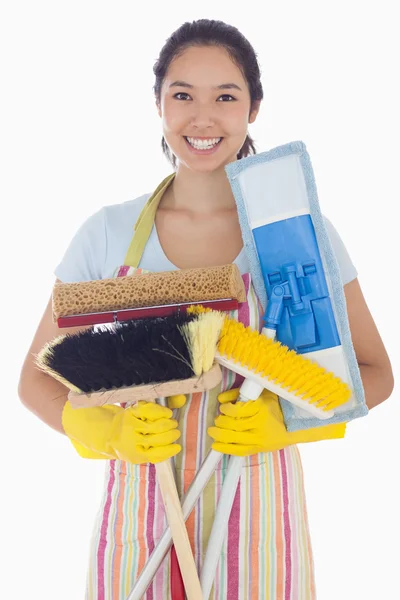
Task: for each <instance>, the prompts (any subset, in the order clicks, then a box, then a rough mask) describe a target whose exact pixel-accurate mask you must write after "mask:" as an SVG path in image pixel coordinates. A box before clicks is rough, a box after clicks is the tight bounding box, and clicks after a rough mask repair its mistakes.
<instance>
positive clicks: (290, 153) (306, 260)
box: [201, 142, 368, 598]
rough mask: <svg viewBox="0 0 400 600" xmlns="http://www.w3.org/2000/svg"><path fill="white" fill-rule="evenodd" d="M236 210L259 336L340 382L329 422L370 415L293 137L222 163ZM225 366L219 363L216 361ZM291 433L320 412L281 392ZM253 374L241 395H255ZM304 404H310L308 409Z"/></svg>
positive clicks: (309, 177) (215, 533)
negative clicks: (346, 393)
mask: <svg viewBox="0 0 400 600" xmlns="http://www.w3.org/2000/svg"><path fill="white" fill-rule="evenodd" d="M225 171H226V173H227V176H228V180H229V182H230V185H231V188H232V191H233V194H234V197H235V201H236V205H237V209H238V215H239V222H240V227H241V231H242V238H243V241H244V246H245V250H246V254H247V258H248V261H249V264H250V272H251V275H252V278H253V283H254V287H255V290H256V293H257V294H258V297H259V299H260V301H261V303H262V305H263V307H264V309H265V315H264V324H265V325H264V328H263V334H264V335H265V336H267V337H269V338H272V339H273V338H275V336H276V337H277V339H278V340H280V341H282V343H283V344H285V345H286V346H288V347H289V348H291V349H294V350H296V352H297V353H299V354H302V355H306V356H307V357H309V358H312V359H313V360H315V361H316V362H317V363H318V364H319V365H321V366H324V367H325V368H326V369H328V370H329V371H332V372H333V373H334V374H335V375H337V376H339V377H340V378H341V379H342V380H343V381H345V382H346V383H347V384H348V386H349V388H350V389H351V396H350V397H349V398H347V400H346V401H345V402H342V401H341V400H339V403H337V402H334V403H333V404H331V405H330V408H331V409H335V410H334V411H333V410H330V412H328V410H327V407H325V409H324V410H325V416H324V418H326V417H328V419H329V421H327V423H328V422H329V423H343V422H348V421H350V420H352V419H355V418H358V417H361V416H364V415H366V414H367V413H368V408H367V406H366V404H365V398H364V392H363V386H362V381H361V377H360V373H359V368H358V364H357V359H356V356H355V352H354V348H353V345H352V341H351V335H350V328H349V323H348V318H347V311H346V302H345V297H344V291H343V285H342V282H341V278H340V273H339V267H338V264H337V261H336V257H335V256H334V252H333V249H332V246H331V244H330V240H329V237H328V234H327V231H326V227H325V224H324V220H323V217H322V215H321V211H320V207H319V202H318V196H317V189H316V185H315V178H314V174H313V170H312V166H311V161H310V157H309V155H308V153H307V151H306V147H305V145H304V144H303V143H302V142H294V143H290V144H287V145H285V146H281V147H278V148H275V149H273V150H271V151H269V152H264V153H261V154H258V155H255V156H253V157H248V158H246V159H243V160H240V161H236V162H234V163H231V164H229V165H227V166H226V167H225ZM221 364H223V363H221ZM269 389H270V390H271V391H274V392H275V393H276V394H278V395H279V396H280V402H281V408H282V411H283V414H284V418H285V424H286V428H287V430H288V431H296V430H303V429H307V428H313V427H317V426H318V418H320V416H319V415H318V414H316V413H315V412H313V411H312V410H307V411H305V410H304V408H305V406H302V405H301V403H300V404H299V403H298V402H297V403H296V402H293V399H292V400H290V399H289V398H287V397H285V396H283V395H282V394H280V392H279V390H277V389H276V388H275V389H272V388H271V387H270V388H269ZM260 390H261V387H260V386H258V387H257V385H256V386H255V387H254V378H253V379H249V380H246V381H245V382H244V384H243V385H242V387H241V389H240V396H239V398H240V400H244V401H245V400H247V399H250V398H255V397H257V395H258V394H259V392H260ZM307 408H308V409H309V408H310V406H308V407H307ZM241 463H242V460H241V459H240V458H233V459H231V460H230V463H229V467H228V473H227V477H226V479H225V481H224V486H223V490H222V493H221V497H220V503H219V506H218V509H217V513H216V517H215V520H214V526H213V530H212V532H211V535H210V538H209V545H208V550H207V553H206V556H205V560H204V563H203V570H202V576H201V583H202V589H203V593H204V595H205V597H206V598H208V593H207V592H208V591H209V590H210V589H211V585H212V580H213V574H214V572H215V568H216V563H218V559H219V555H220V550H221V548H222V543H223V539H224V536H225V532H226V526H227V523H228V519H229V514H230V510H231V507H232V504H233V500H234V496H235V493H236V488H237V483H238V480H239V477H240V472H241Z"/></svg>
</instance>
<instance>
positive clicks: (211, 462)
mask: <svg viewBox="0 0 400 600" xmlns="http://www.w3.org/2000/svg"><path fill="white" fill-rule="evenodd" d="M222 457H223V454H221V452H216V451H215V450H210V451H209V453H208V454H207V456H206V458H205V460H204V462H203V464H202V465H201V467H200V470H199V472H198V473H197V475H196V477H195V478H194V479H193V481H192V483H191V484H190V486H189V488H188V490H187V492H186V494H185V496H184V497H183V498H182V513H183V518H184V521H186V519H187V518H188V516H189V515H190V513H191V512H192V509H193V507H194V505H195V504H196V502H197V500H198V498H199V497H200V495H201V493H202V491H203V489H204V488H205V487H206V485H207V482H208V480H209V479H210V477H211V475H212V474H213V473H214V471H215V469H216V468H217V466H218V463H219V462H220V460H221V459H222ZM161 464H162V463H161ZM174 542H175V540H174ZM171 543H172V538H171V524H170V523H169V527H167V528H166V529H165V531H164V533H163V534H162V536H161V538H160V540H159V542H158V544H157V546H156V547H155V548H154V550H153V552H152V553H151V555H150V557H149V559H148V560H147V562H146V564H145V566H144V567H143V569H142V571H141V573H140V575H139V577H138V578H137V580H136V583H135V585H134V587H133V589H132V591H131V592H130V594H129V596H128V598H127V600H142V599H143V595H144V594H145V593H146V590H147V588H148V587H149V585H150V583H151V582H152V580H153V577H154V576H155V574H156V573H157V570H158V568H159V566H160V565H161V563H162V561H163V559H164V557H165V556H166V554H167V552H168V550H169V548H170V546H171ZM182 576H183V574H182ZM186 592H187V590H186ZM202 597H203V596H202Z"/></svg>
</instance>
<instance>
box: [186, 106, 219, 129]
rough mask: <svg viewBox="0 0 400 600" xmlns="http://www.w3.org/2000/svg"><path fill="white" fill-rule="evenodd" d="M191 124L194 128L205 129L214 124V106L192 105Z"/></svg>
mask: <svg viewBox="0 0 400 600" xmlns="http://www.w3.org/2000/svg"><path fill="white" fill-rule="evenodd" d="M191 125H192V126H193V127H195V128H196V129H205V128H208V127H214V125H215V108H214V106H211V105H210V104H196V105H193V112H192V115H191Z"/></svg>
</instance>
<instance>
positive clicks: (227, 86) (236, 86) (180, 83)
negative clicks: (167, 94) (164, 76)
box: [169, 80, 242, 92]
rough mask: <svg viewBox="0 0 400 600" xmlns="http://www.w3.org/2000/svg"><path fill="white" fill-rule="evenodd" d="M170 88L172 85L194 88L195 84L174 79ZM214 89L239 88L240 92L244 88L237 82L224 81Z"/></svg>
mask: <svg viewBox="0 0 400 600" xmlns="http://www.w3.org/2000/svg"><path fill="white" fill-rule="evenodd" d="M169 87H170V88H172V87H185V88H189V89H191V90H192V89H193V88H194V86H193V85H190V83H186V81H179V80H178V81H174V82H173V83H171V84H170V85H169ZM214 89H216V90H239V91H240V92H241V91H242V88H240V87H239V86H238V85H237V84H236V83H223V84H222V85H217V86H215V87H214Z"/></svg>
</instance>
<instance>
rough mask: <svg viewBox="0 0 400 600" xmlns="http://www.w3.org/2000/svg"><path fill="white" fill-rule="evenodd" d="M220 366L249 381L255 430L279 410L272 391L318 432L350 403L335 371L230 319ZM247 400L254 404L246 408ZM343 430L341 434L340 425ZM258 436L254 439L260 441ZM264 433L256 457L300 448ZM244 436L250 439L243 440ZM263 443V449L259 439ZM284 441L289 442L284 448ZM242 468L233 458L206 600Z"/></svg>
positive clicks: (205, 581)
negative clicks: (299, 411) (288, 447)
mask: <svg viewBox="0 0 400 600" xmlns="http://www.w3.org/2000/svg"><path fill="white" fill-rule="evenodd" d="M216 361H217V362H218V363H219V364H220V365H223V366H224V367H226V368H229V369H231V370H233V371H235V372H236V373H238V374H240V375H242V376H244V377H245V380H244V382H243V383H242V385H241V387H240V390H239V402H244V404H243V411H242V412H243V416H246V413H247V415H248V416H249V417H253V420H254V421H255V423H254V425H255V426H258V425H260V424H261V425H264V427H265V425H266V424H268V420H266V419H265V417H266V416H269V415H268V410H271V408H272V410H273V409H274V408H275V410H276V408H277V407H276V406H275V407H274V404H273V403H274V398H273V397H272V398H271V392H273V393H274V394H277V395H280V396H281V397H283V398H285V400H286V401H288V402H290V403H291V404H293V405H294V406H298V407H300V408H301V409H302V410H305V411H307V412H309V413H310V414H312V415H313V416H314V417H316V418H317V419H319V420H320V421H319V422H320V429H321V420H322V421H325V422H326V421H327V420H328V419H329V418H330V417H332V415H333V414H334V410H335V409H337V408H338V407H339V406H342V405H344V404H345V403H346V402H348V401H349V399H350V397H351V390H350V388H349V386H348V385H347V384H346V383H345V382H343V381H342V380H341V379H340V378H339V377H337V376H335V375H334V374H333V373H332V372H328V371H326V370H325V369H324V368H323V367H321V366H319V365H318V364H317V363H316V362H315V361H312V360H309V359H308V358H305V356H303V355H301V354H297V353H296V352H295V351H294V350H290V349H289V348H288V347H287V346H284V345H283V344H281V343H280V342H278V341H275V340H274V336H273V335H271V337H267V336H266V334H265V330H263V333H262V334H259V333H258V332H257V331H254V330H252V329H251V328H249V327H247V328H246V327H244V325H243V324H242V323H238V322H237V321H233V320H231V319H225V321H224V327H223V330H222V333H221V339H220V342H219V344H218V351H217V354H216ZM264 389H267V390H268V394H265V393H264V395H263V397H262V398H260V396H261V394H262V393H263V390H264ZM249 400H250V401H255V402H253V403H251V404H250V405H249V406H246V404H247V402H248V401H249ZM257 402H258V404H257ZM268 403H269V404H268ZM260 408H261V411H264V414H263V413H262V412H260V413H259V415H258V416H257V413H258V411H259V410H260ZM222 412H224V411H222ZM236 412H237V410H236ZM275 414H276V413H275ZM228 416H229V415H228ZM263 417H264V419H263ZM225 418H226V417H225ZM218 419H220V420H223V419H224V417H222V418H221V417H218V418H217V421H216V425H218ZM331 427H332V426H331ZM337 428H338V424H336V425H334V426H333V429H334V431H333V432H332V433H333V436H332V437H338V435H337V434H336V429H337ZM339 428H340V429H342V431H343V428H341V427H340V424H339ZM313 429H314V430H315V429H317V428H313ZM322 429H325V427H322ZM212 430H213V428H211V431H209V433H212ZM254 433H255V432H253V434H252V436H250V438H251V437H253V439H254V438H255V439H257V437H256V436H255V435H254ZM260 433H261V431H260ZM262 433H263V434H264V435H265V438H264V444H265V446H264V447H263V448H260V449H259V450H256V449H255V448H254V452H253V453H255V452H257V451H267V450H268V451H272V450H276V449H277V448H279V447H280V448H283V447H285V445H288V444H289V443H296V442H295V441H294V440H290V436H288V434H287V432H286V429H285V428H284V427H283V428H281V429H280V430H278V429H275V431H274V432H271V436H272V439H271V441H269V439H268V433H269V432H268V431H267V428H265V429H264V431H262ZM317 433H318V432H317ZM325 433H326V434H327V435H328V436H329V437H331V436H330V432H329V431H325ZM343 434H344V431H343ZM339 436H340V434H339ZM242 437H243V436H242ZM244 437H245V438H246V437H249V436H246V435H245V436H244ZM340 437H343V436H340ZM259 438H260V439H259V440H258V441H259V444H260V443H261V435H260V436H259ZM300 439H301V438H300ZM285 440H287V443H286V444H285ZM279 442H282V443H281V444H280V443H279ZM250 453H251V452H250ZM243 463H244V458H243V457H242V456H233V457H232V458H231V459H230V461H229V465H228V469H227V473H226V477H225V479H224V483H223V486H222V490H221V495H220V498H219V502H218V506H217V509H216V513H215V518H214V523H213V527H212V530H211V534H210V537H209V540H208V546H207V551H206V555H205V557H204V562H203V567H202V571H201V578H200V582H201V588H202V592H203V596H204V598H205V599H208V597H209V595H210V591H211V588H212V584H213V580H214V576H215V570H216V568H217V565H218V561H219V557H220V554H221V550H222V545H223V542H224V539H225V535H226V530H227V527H228V521H229V516H230V513H231V509H232V505H233V501H234V497H235V494H236V489H237V485H238V482H239V479H240V475H241V470H242V466H243Z"/></svg>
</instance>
